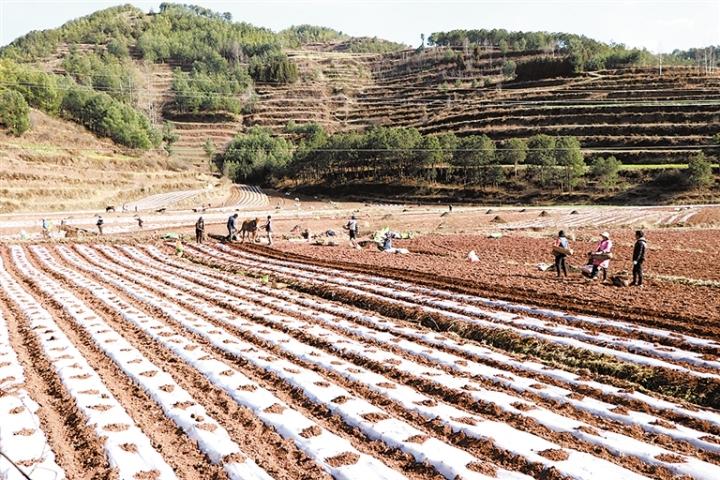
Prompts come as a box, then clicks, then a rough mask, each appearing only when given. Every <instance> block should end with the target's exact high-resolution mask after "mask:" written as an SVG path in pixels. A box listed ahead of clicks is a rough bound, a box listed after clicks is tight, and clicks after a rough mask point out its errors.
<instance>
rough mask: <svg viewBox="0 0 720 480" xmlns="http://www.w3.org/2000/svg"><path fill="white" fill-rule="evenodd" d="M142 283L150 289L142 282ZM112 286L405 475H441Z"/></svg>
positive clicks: (130, 301) (161, 311) (322, 423)
mask: <svg viewBox="0 0 720 480" xmlns="http://www.w3.org/2000/svg"><path fill="white" fill-rule="evenodd" d="M84 259H86V260H87V258H86V257H84ZM89 262H90V263H91V264H92V263H93V262H92V261H91V260H90V261H89ZM91 276H92V277H93V278H96V279H99V277H97V276H96V275H94V274H91ZM127 279H128V280H129V281H131V282H136V281H137V280H136V279H134V278H132V277H128V278H127ZM99 281H101V282H102V283H104V284H105V282H103V281H102V280H101V279H99ZM138 285H139V286H141V287H143V288H146V287H145V286H144V285H142V284H138ZM108 288H111V289H112V290H113V291H114V292H116V293H118V294H119V295H122V296H123V297H124V298H125V299H127V300H128V301H129V303H131V304H133V306H135V307H136V308H138V309H140V310H143V311H145V312H147V313H148V314H150V315H152V316H153V317H155V318H158V319H162V321H163V322H164V323H165V324H166V325H168V326H170V327H171V328H172V329H173V330H175V331H177V332H178V333H181V334H182V335H183V336H185V337H187V338H190V339H192V340H193V341H194V342H196V343H197V344H199V345H201V346H202V347H203V348H204V349H205V350H207V351H209V352H210V355H211V356H212V355H215V356H216V357H219V358H220V359H222V360H224V361H226V362H227V363H229V364H231V365H233V366H235V367H237V368H238V369H239V370H240V371H242V373H243V374H245V375H247V376H248V377H249V378H251V379H253V380H254V381H256V382H258V383H259V384H260V385H262V386H266V387H269V389H270V390H272V392H273V394H275V395H276V396H277V397H278V398H279V399H280V400H282V401H284V402H286V403H287V404H288V405H290V406H291V407H292V408H294V409H296V410H297V411H299V412H300V413H302V414H303V415H305V416H307V417H308V418H312V419H313V420H315V421H317V423H318V424H320V425H322V426H323V427H324V428H326V429H328V430H330V431H332V432H334V433H336V434H339V435H340V436H342V437H344V438H347V439H349V440H350V441H351V442H352V444H353V445H354V446H355V447H356V448H357V449H358V450H360V451H361V452H364V453H366V454H368V455H372V456H374V457H376V458H380V459H382V460H383V462H385V463H386V464H388V465H389V466H391V467H393V468H394V469H396V470H398V471H402V472H403V473H404V474H405V475H408V476H410V477H413V478H437V479H439V478H441V477H440V476H439V475H438V474H437V472H436V471H435V470H434V469H432V468H431V467H430V466H428V465H425V464H422V463H418V462H416V461H415V459H414V458H413V457H412V456H411V455H408V454H406V453H403V452H401V451H400V450H398V449H396V448H393V447H390V446H388V445H386V444H385V443H384V442H383V441H381V440H374V439H371V438H368V437H367V436H365V435H364V434H363V433H362V432H361V431H360V430H359V429H358V428H357V427H353V426H351V425H348V424H347V423H345V422H344V421H343V420H342V419H341V418H340V417H339V416H338V415H335V414H333V413H332V412H331V411H330V410H329V409H328V408H327V407H326V406H324V405H322V404H319V403H316V402H313V401H312V400H311V399H309V398H308V397H306V396H305V394H304V393H303V392H302V391H301V390H300V389H298V388H295V387H293V386H292V385H289V384H288V383H287V382H286V381H285V380H284V379H282V378H280V377H279V376H277V375H276V374H274V373H272V372H269V371H267V370H265V369H263V368H261V367H259V366H256V365H254V364H252V363H251V362H249V361H247V360H245V359H242V358H240V357H238V356H236V355H233V354H232V353H229V352H227V351H225V350H223V349H221V348H219V347H217V346H215V345H214V344H213V343H212V342H210V341H209V340H208V339H207V338H205V337H204V336H203V335H200V334H198V333H195V332H193V331H191V330H188V329H187V328H185V326H183V325H182V324H181V323H179V322H178V321H176V320H175V319H173V318H172V317H171V316H169V315H168V314H167V312H165V311H163V310H162V309H160V308H157V307H154V306H151V305H147V304H143V303H141V302H138V301H137V300H136V299H133V298H131V297H128V296H127V295H126V294H124V293H121V292H120V291H119V289H118V288H116V287H115V286H109V287H108ZM156 293H157V297H158V298H163V297H165V298H167V300H168V301H171V302H176V301H177V300H176V299H175V298H172V297H168V296H166V295H165V292H156ZM198 317H199V318H203V316H202V315H198ZM203 319H204V318H203Z"/></svg>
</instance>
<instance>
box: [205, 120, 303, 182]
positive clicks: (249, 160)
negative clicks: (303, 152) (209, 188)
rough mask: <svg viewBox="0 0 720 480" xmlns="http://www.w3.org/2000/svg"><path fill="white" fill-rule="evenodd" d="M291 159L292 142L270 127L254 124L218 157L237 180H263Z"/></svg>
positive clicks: (220, 163) (220, 166)
mask: <svg viewBox="0 0 720 480" xmlns="http://www.w3.org/2000/svg"><path fill="white" fill-rule="evenodd" d="M291 158H292V149H291V145H290V144H289V143H288V142H287V141H286V140H285V139H284V138H281V137H274V136H273V135H272V133H271V132H270V131H269V130H266V129H263V128H260V127H253V128H251V129H250V130H249V131H248V132H247V133H241V134H239V135H237V136H236V137H235V138H234V139H233V141H232V142H231V143H230V145H228V147H227V149H226V150H225V152H224V153H222V154H221V155H220V156H219V157H218V158H217V162H218V167H219V169H220V171H222V172H223V173H224V174H225V175H227V176H228V177H230V178H231V179H232V180H233V181H235V182H243V183H244V182H263V181H266V180H268V179H269V178H270V177H272V176H274V175H275V174H277V173H279V172H281V171H282V170H283V169H284V168H285V166H286V165H287V164H288V162H289V161H290V159H291Z"/></svg>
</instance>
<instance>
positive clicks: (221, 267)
mask: <svg viewBox="0 0 720 480" xmlns="http://www.w3.org/2000/svg"><path fill="white" fill-rule="evenodd" d="M144 253H146V254H148V255H149V256H150V257H151V258H154V259H156V260H159V258H158V257H155V256H154V254H153V253H152V252H150V251H148V250H147V249H145V251H144ZM186 259H187V260H190V261H191V262H192V263H196V264H199V265H202V266H204V267H207V269H206V270H205V271H204V273H205V274H206V275H209V276H212V277H213V278H217V279H219V280H223V281H226V282H228V283H230V284H233V285H237V284H236V283H234V281H233V280H234V279H233V278H232V277H230V278H228V277H227V274H228V273H239V274H244V272H242V270H241V269H240V268H238V267H236V266H233V265H230V264H228V263H227V262H226V261H224V260H220V259H215V258H212V257H209V256H206V255H204V254H202V256H195V255H192V254H191V255H187V256H186ZM208 270H209V271H208ZM240 287H241V288H244V287H242V286H240ZM290 287H292V285H290ZM264 293H265V294H267V295H270V296H274V297H275V298H283V299H284V297H280V296H278V295H277V292H275V291H274V290H272V289H268V290H267V292H264ZM294 294H296V295H306V296H307V297H308V298H311V299H316V298H317V299H318V300H321V301H323V302H326V303H328V304H331V305H333V306H336V307H342V308H351V309H354V310H361V311H367V310H364V309H363V308H362V307H357V306H355V305H353V304H351V303H347V304H346V303H340V302H338V301H333V300H330V299H326V298H321V297H318V296H316V295H312V294H311V293H304V292H302V293H301V292H295V293H294ZM316 308H319V309H321V310H323V311H324V312H326V313H331V314H334V315H338V316H341V317H343V318H345V319H346V320H349V321H353V322H355V323H358V324H360V325H363V326H366V327H370V328H375V329H377V327H376V325H374V324H372V323H363V322H362V321H361V320H359V319H357V318H355V317H353V316H351V315H347V316H345V315H342V313H340V312H337V311H335V310H332V311H331V310H329V309H324V308H322V307H319V306H316ZM373 313H375V312H373ZM375 316H377V314H375ZM382 318H384V319H385V320H387V321H390V322H392V323H393V324H394V325H395V326H398V327H400V328H403V327H409V328H412V329H418V327H419V325H418V324H416V323H414V322H410V321H407V320H403V319H398V318H392V319H390V318H389V317H382ZM418 331H420V330H418ZM433 331H436V330H433V329H428V332H433ZM392 332H393V334H394V335H395V336H397V337H398V338H402V339H404V340H409V341H413V342H416V343H418V344H421V345H423V346H426V347H428V348H434V349H436V350H438V351H441V352H443V353H449V354H452V355H456V356H457V355H464V356H466V357H467V358H468V359H469V360H472V361H475V362H479V363H482V364H484V365H488V366H491V367H495V368H498V369H505V370H508V371H509V372H512V373H514V374H515V375H518V376H520V377H526V378H532V379H534V380H537V381H539V382H541V383H545V384H548V385H553V386H557V387H561V388H565V389H570V390H573V391H574V392H575V393H577V394H580V395H583V396H587V397H592V398H596V399H598V400H601V401H603V402H606V403H610V404H615V405H623V406H625V407H628V408H629V409H631V410H635V411H639V412H643V413H648V414H652V415H655V416H657V417H661V418H665V419H667V420H671V421H672V422H675V423H678V424H681V425H684V426H687V427H689V428H693V429H695V430H700V431H704V432H707V433H711V434H714V435H720V427H718V426H715V425H713V424H712V423H710V422H707V421H704V420H699V419H697V418H693V417H687V416H685V415H683V414H681V413H679V412H675V411H673V410H668V409H665V410H660V409H657V408H654V407H652V406H650V405H648V404H647V403H644V402H642V401H641V400H638V399H633V398H628V397H623V396H619V395H613V394H610V393H606V392H602V391H600V390H598V389H594V388H591V387H589V386H585V385H569V384H567V383H565V382H562V381H561V380H559V379H557V378H555V377H551V376H548V375H541V374H540V373H538V372H532V371H525V370H520V369H518V368H516V367H514V366H512V365H507V364H505V363H500V362H498V361H494V360H492V359H487V358H484V357H480V356H477V355H474V354H472V353H470V352H465V351H463V352H458V350H456V349H453V348H450V347H447V346H445V345H444V344H442V343H431V342H428V341H425V340H423V339H421V338H418V337H415V336H412V335H406V334H404V333H401V332H398V331H396V330H393V331H392ZM483 348H486V347H483ZM601 380H602V381H603V382H605V383H608V384H615V385H616V386H618V387H620V388H626V389H628V388H632V387H631V383H629V382H625V381H622V380H620V379H616V378H612V377H609V378H603V379H601ZM511 391H513V392H514V390H511Z"/></svg>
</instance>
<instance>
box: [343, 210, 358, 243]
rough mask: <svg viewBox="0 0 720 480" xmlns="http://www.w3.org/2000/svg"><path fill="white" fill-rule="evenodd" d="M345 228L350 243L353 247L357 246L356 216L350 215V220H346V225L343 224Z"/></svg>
mask: <svg viewBox="0 0 720 480" xmlns="http://www.w3.org/2000/svg"><path fill="white" fill-rule="evenodd" d="M345 229H346V230H347V231H348V236H349V237H350V243H351V244H352V246H353V248H357V246H358V244H357V235H358V222H357V218H355V215H353V216H351V217H350V221H348V223H347V225H345Z"/></svg>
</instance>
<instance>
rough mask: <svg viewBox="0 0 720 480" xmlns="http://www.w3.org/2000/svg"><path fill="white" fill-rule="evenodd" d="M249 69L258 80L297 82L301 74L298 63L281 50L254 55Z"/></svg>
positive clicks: (251, 74) (254, 78)
mask: <svg viewBox="0 0 720 480" xmlns="http://www.w3.org/2000/svg"><path fill="white" fill-rule="evenodd" d="M248 70H249V73H250V76H251V77H252V78H253V80H255V81H256V82H268V83H295V82H297V80H298V76H299V75H298V68H297V65H295V64H294V63H293V62H292V61H291V60H290V59H289V58H288V57H287V55H285V54H284V53H281V52H272V53H270V54H266V55H257V56H255V57H253V58H252V59H251V60H250V67H249V69H248Z"/></svg>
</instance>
